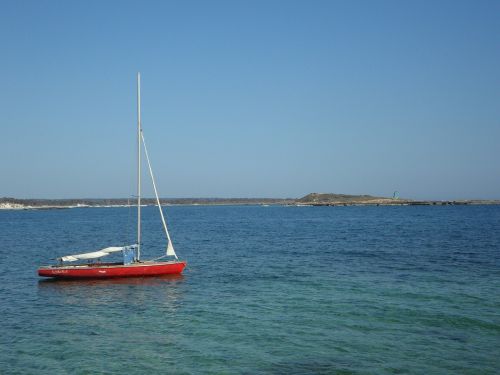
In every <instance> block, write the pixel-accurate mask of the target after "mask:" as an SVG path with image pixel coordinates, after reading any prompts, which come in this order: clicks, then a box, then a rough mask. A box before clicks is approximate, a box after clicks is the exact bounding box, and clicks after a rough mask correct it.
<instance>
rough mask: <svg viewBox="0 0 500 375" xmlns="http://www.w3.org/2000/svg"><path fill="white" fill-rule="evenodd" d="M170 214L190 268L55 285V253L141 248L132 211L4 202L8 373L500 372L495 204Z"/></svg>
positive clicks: (154, 248) (0, 245)
mask: <svg viewBox="0 0 500 375" xmlns="http://www.w3.org/2000/svg"><path fill="white" fill-rule="evenodd" d="M166 212H167V215H168V220H169V222H170V229H171V234H172V237H173V241H174V246H175V248H176V250H177V253H178V255H179V256H180V258H181V259H185V260H187V261H188V267H187V268H186V270H185V272H184V274H183V275H182V276H177V277H162V278H134V279H115V280H101V281H99V280H95V281H47V280H41V279H40V278H39V277H38V276H37V274H36V269H37V267H38V266H39V265H42V264H47V263H48V262H50V259H53V258H56V257H58V256H61V255H67V254H74V253H79V252H86V251H93V250H97V249H99V248H103V247H106V246H112V245H126V244H131V243H134V241H135V225H136V222H135V212H134V211H133V210H131V209H128V208H75V209H63V210H38V211H1V212H0V317H1V324H0V346H1V350H0V373H1V374H41V373H47V374H96V373H99V374H190V373H193V374H194V373H207V374H259V373H262V374H392V373H398V374H498V373H500V207H499V206H439V207H437V206H436V207H434V206H427V207H413V206H407V207H382V206H381V207H281V206H279V207H273V206H270V207H262V206H171V207H166ZM143 215H144V225H143V228H144V232H143V238H144V243H143V255H144V257H146V258H148V257H150V258H151V257H155V256H159V255H161V254H162V253H163V252H164V251H165V241H164V239H163V237H162V235H163V234H162V227H161V222H160V219H159V216H158V212H157V210H156V208H155V207H148V208H145V209H144V210H143Z"/></svg>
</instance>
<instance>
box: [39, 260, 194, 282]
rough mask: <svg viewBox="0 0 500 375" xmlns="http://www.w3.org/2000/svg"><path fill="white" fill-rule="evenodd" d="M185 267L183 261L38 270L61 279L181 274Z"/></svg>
mask: <svg viewBox="0 0 500 375" xmlns="http://www.w3.org/2000/svg"><path fill="white" fill-rule="evenodd" d="M185 267H186V262H183V261H175V262H142V263H133V264H127V265H123V264H118V265H95V264H94V265H75V266H46V267H40V268H39V269H38V275H39V276H42V277H55V278H60V279H87V278H92V279H103V278H111V277H144V276H160V275H173V274H180V273H182V271H183V270H184V268H185Z"/></svg>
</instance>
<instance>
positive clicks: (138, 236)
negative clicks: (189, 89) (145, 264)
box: [137, 73, 141, 260]
mask: <svg viewBox="0 0 500 375" xmlns="http://www.w3.org/2000/svg"><path fill="white" fill-rule="evenodd" d="M140 259H141V73H137V260H140Z"/></svg>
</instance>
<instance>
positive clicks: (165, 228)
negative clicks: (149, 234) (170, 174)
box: [141, 129, 179, 259]
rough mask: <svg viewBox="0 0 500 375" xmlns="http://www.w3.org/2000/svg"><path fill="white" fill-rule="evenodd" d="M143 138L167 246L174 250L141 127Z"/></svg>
mask: <svg viewBox="0 0 500 375" xmlns="http://www.w3.org/2000/svg"><path fill="white" fill-rule="evenodd" d="M141 139H142V144H143V145H144V154H145V155H146V160H147V162H148V167H149V174H150V175H151V181H152V182H153V189H154V191H155V196H156V203H157V204H158V209H159V210H160V216H161V222H162V223H163V229H164V230H165V234H166V235H167V240H168V244H167V248H168V247H169V246H172V250H173V245H172V240H171V239H170V234H169V233H168V229H167V222H166V221H165V217H164V216H163V210H162V209H161V204H160V198H158V191H157V190H156V183H155V178H154V175H153V169H152V168H151V162H150V161H149V154H148V148H147V147H146V141H145V140H144V134H143V131H142V129H141ZM167 251H168V250H167ZM174 256H175V259H179V258H177V254H176V253H175V251H174Z"/></svg>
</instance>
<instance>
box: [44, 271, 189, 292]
mask: <svg viewBox="0 0 500 375" xmlns="http://www.w3.org/2000/svg"><path fill="white" fill-rule="evenodd" d="M182 280H184V276H183V275H182V274H180V273H178V274H170V275H160V276H154V277H113V278H107V279H40V280H38V286H39V287H44V288H45V287H54V288H58V287H62V288H64V287H69V286H75V287H76V288H79V287H89V286H107V285H162V284H165V283H169V284H170V283H175V282H179V281H182Z"/></svg>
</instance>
